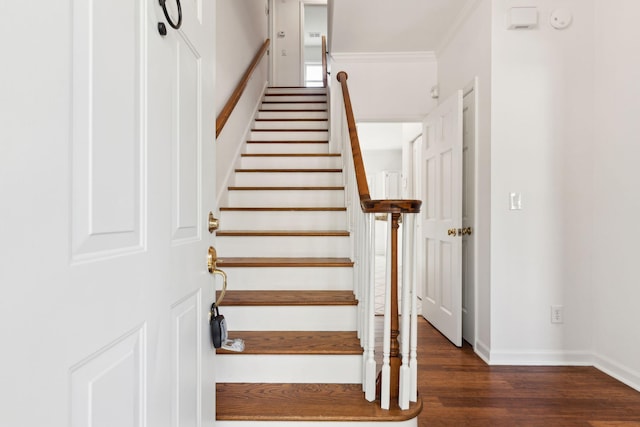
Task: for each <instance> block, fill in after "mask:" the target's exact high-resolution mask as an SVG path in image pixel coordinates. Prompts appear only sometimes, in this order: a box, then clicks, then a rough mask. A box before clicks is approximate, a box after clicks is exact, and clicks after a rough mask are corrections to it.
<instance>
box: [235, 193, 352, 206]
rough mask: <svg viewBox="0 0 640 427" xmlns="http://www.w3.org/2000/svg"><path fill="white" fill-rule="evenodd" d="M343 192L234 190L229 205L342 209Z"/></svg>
mask: <svg viewBox="0 0 640 427" xmlns="http://www.w3.org/2000/svg"><path fill="white" fill-rule="evenodd" d="M344 200H345V199H344V191H343V190H255V191H254V190H234V191H229V205H230V206H237V207H252V206H263V207H270V206H273V207H276V206H280V207H285V206H286V207H340V206H344Z"/></svg>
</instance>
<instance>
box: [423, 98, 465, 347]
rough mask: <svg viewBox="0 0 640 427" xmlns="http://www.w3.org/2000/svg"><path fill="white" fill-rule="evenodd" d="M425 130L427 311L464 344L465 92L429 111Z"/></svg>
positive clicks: (435, 323)
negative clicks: (463, 184)
mask: <svg viewBox="0 0 640 427" xmlns="http://www.w3.org/2000/svg"><path fill="white" fill-rule="evenodd" d="M422 135H423V156H422V159H423V160H422V176H423V183H424V184H423V186H422V191H423V197H422V200H423V202H424V203H423V206H424V207H423V209H422V214H421V215H422V219H423V220H422V241H421V245H422V247H421V252H420V253H421V258H422V262H418V265H420V266H421V268H422V271H421V272H420V273H421V274H419V277H421V278H422V281H423V283H424V285H423V286H424V292H423V298H422V310H423V315H424V317H425V318H426V319H427V320H428V321H429V322H430V323H431V324H432V325H433V326H435V327H436V328H437V329H438V330H440V332H442V333H443V334H444V335H445V336H446V337H447V338H449V340H451V342H453V343H454V344H455V345H457V346H461V345H462V277H461V268H462V259H461V258H462V238H461V235H460V234H461V228H462V91H458V92H456V93H455V94H454V95H453V96H452V97H451V98H449V99H447V100H446V101H444V102H443V103H441V104H440V105H439V106H438V107H437V108H436V109H435V110H434V111H433V112H431V113H430V114H429V115H428V116H427V118H426V119H425V121H424V130H423V134H422Z"/></svg>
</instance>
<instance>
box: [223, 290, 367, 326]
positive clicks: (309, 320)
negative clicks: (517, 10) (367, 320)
mask: <svg viewBox="0 0 640 427" xmlns="http://www.w3.org/2000/svg"><path fill="white" fill-rule="evenodd" d="M232 288H233V285H232V284H231V283H229V289H232ZM220 311H221V312H222V314H224V317H225V319H226V322H227V328H229V331H355V330H356V317H357V310H356V307H355V306H351V305H345V306H314V305H303V306H225V305H224V302H222V304H221V306H220ZM231 337H232V338H233V334H231Z"/></svg>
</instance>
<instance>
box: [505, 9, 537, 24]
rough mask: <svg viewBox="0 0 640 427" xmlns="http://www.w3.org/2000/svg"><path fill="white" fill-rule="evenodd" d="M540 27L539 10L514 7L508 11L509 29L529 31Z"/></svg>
mask: <svg viewBox="0 0 640 427" xmlns="http://www.w3.org/2000/svg"><path fill="white" fill-rule="evenodd" d="M537 26H538V8H536V7H512V8H510V9H509V10H508V11H507V29H509V30H527V29H531V28H535V27H537Z"/></svg>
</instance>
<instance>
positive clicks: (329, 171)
mask: <svg viewBox="0 0 640 427" xmlns="http://www.w3.org/2000/svg"><path fill="white" fill-rule="evenodd" d="M235 171H236V172H240V173H272V172H277V173H297V172H309V173H341V172H342V169H304V168H303V169H242V168H238V169H236V170H235Z"/></svg>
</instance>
